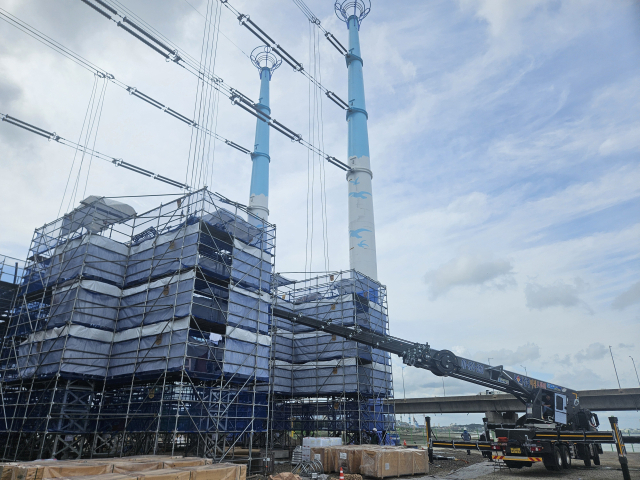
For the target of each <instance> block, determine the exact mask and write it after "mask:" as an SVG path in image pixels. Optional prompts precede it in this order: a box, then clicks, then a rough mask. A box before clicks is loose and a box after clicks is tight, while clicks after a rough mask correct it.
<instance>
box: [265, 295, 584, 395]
mask: <svg viewBox="0 0 640 480" xmlns="http://www.w3.org/2000/svg"><path fill="white" fill-rule="evenodd" d="M273 314H274V315H275V316H277V317H280V318H284V319H287V320H289V321H291V322H293V323H298V324H300V325H305V326H307V327H311V328H313V329H315V330H319V331H323V332H327V333H331V334H333V335H337V336H340V337H343V338H346V339H348V340H354V341H356V342H359V343H362V344H364V345H369V346H371V347H374V348H377V349H380V350H383V351H385V352H389V353H393V354H395V355H398V356H399V357H402V361H403V363H405V364H406V365H410V366H414V367H418V368H423V369H425V370H429V371H430V372H431V373H433V374H434V375H438V376H444V377H453V378H458V379H460V380H464V381H466V382H471V383H475V384H477V385H481V386H483V387H487V388H491V389H494V390H499V391H502V392H505V393H510V394H511V395H513V396H514V397H516V398H517V399H518V400H520V401H521V402H522V403H524V404H528V403H532V402H534V401H535V400H536V399H537V397H538V396H539V395H540V392H541V391H542V390H543V389H544V390H547V389H548V390H555V391H558V392H563V393H565V394H566V395H567V396H570V395H572V394H574V393H575V392H574V391H573V390H570V389H567V388H564V387H561V386H558V385H554V384H550V383H547V382H543V381H540V380H537V379H534V378H529V377H526V376H524V375H520V374H518V373H514V372H510V371H508V370H505V369H504V368H502V366H491V365H486V364H483V363H480V362H476V361H473V360H469V359H466V358H462V357H458V356H457V355H456V354H455V353H453V352H451V351H450V350H435V349H433V348H431V347H430V346H429V344H428V343H425V344H422V343H416V342H409V341H407V340H403V339H401V338H397V337H393V336H391V335H385V334H380V333H375V332H372V331H370V330H366V329H363V328H361V327H359V326H355V327H345V326H343V325H337V324H334V323H332V322H331V320H326V321H325V320H320V319H317V318H313V317H308V316H304V315H299V314H296V313H292V312H290V311H287V310H282V309H280V308H277V307H276V308H274V309H273ZM575 396H576V397H577V394H576V395H575Z"/></svg>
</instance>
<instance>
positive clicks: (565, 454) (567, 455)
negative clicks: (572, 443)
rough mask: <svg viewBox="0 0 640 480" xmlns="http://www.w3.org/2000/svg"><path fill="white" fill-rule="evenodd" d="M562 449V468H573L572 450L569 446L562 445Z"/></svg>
mask: <svg viewBox="0 0 640 480" xmlns="http://www.w3.org/2000/svg"><path fill="white" fill-rule="evenodd" d="M560 449H561V451H562V468H571V452H570V451H569V447H567V446H566V445H562V446H561V447H560Z"/></svg>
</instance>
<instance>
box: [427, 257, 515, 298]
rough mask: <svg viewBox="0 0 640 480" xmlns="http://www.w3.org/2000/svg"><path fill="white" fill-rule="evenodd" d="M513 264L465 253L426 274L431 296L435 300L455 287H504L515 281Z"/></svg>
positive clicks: (507, 261)
mask: <svg viewBox="0 0 640 480" xmlns="http://www.w3.org/2000/svg"><path fill="white" fill-rule="evenodd" d="M512 274H513V265H512V264H511V262H510V261H509V260H485V259H483V258H481V257H480V256H477V255H463V256H460V257H457V258H454V259H452V260H450V261H448V262H447V263H445V264H443V265H441V266H440V267H438V268H436V269H435V270H431V271H429V272H427V273H426V275H425V276H424V281H425V282H426V283H427V285H429V292H430V298H431V299H432V300H435V299H436V298H438V297H439V296H441V295H443V294H445V293H447V292H448V291H449V290H451V289H452V288H454V287H460V286H473V285H488V284H490V283H493V285H495V286H496V287H498V288H504V286H506V285H507V284H512V283H513V277H512Z"/></svg>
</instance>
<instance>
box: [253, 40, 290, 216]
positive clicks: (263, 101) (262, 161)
mask: <svg viewBox="0 0 640 480" xmlns="http://www.w3.org/2000/svg"><path fill="white" fill-rule="evenodd" d="M251 61H252V63H253V64H254V65H255V66H256V68H258V71H259V72H260V98H259V99H258V103H257V104H256V109H257V110H258V111H260V112H261V113H264V114H265V115H267V116H269V115H271V108H270V107H269V82H270V81H271V76H272V75H273V72H274V70H275V69H276V68H278V67H279V66H280V64H281V63H282V59H281V58H280V57H278V56H277V55H276V54H275V53H273V52H272V51H271V48H270V47H258V48H256V49H254V50H253V52H251ZM251 160H252V161H253V166H252V168H251V188H250V191H249V208H248V210H249V213H250V215H249V218H248V220H249V222H250V223H253V224H255V225H256V226H261V225H263V223H264V222H266V221H267V220H268V219H269V163H270V162H271V157H270V156H269V124H268V123H267V122H266V121H265V120H263V119H261V118H258V120H257V121H256V140H255V144H254V148H253V152H252V153H251ZM254 216H255V217H254ZM256 217H257V218H256Z"/></svg>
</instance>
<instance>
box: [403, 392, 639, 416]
mask: <svg viewBox="0 0 640 480" xmlns="http://www.w3.org/2000/svg"><path fill="white" fill-rule="evenodd" d="M578 396H579V398H580V404H581V405H582V406H583V407H585V408H588V409H589V410H591V411H594V412H602V411H608V412H614V411H623V410H640V388H623V389H620V390H618V389H608V390H583V391H580V392H578ZM391 402H392V403H393V404H394V405H395V412H396V413H398V414H402V413H485V412H524V405H523V404H522V403H520V402H519V401H518V400H517V399H516V398H515V397H514V396H512V395H509V394H506V393H498V394H495V395H462V396H456V397H431V398H407V399H404V400H403V399H398V398H396V399H395V400H392V401H391Z"/></svg>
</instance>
